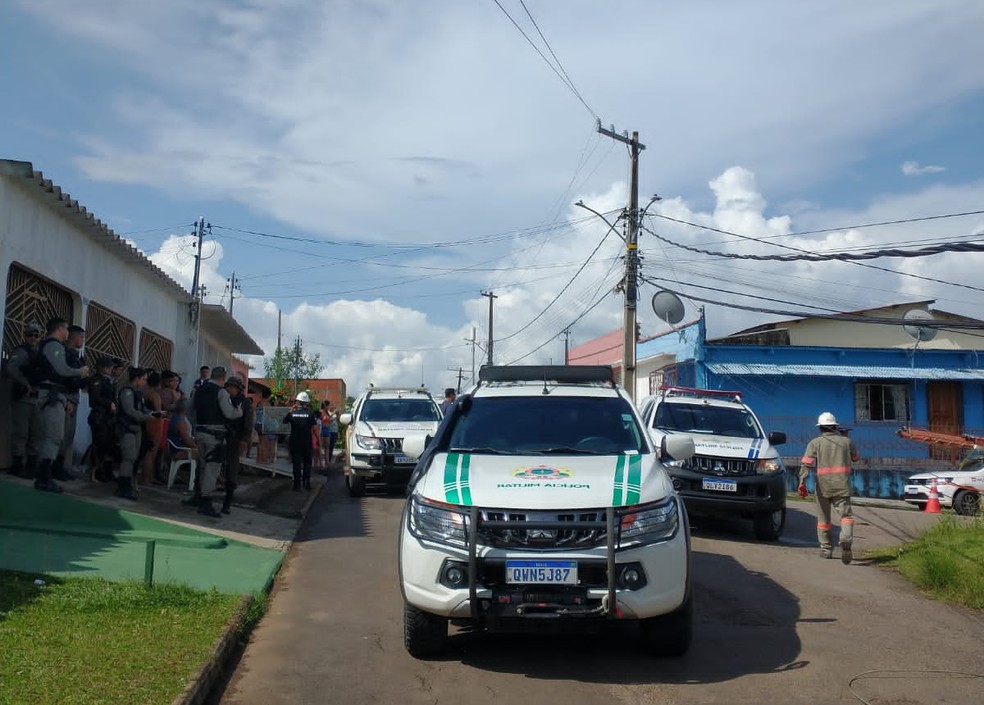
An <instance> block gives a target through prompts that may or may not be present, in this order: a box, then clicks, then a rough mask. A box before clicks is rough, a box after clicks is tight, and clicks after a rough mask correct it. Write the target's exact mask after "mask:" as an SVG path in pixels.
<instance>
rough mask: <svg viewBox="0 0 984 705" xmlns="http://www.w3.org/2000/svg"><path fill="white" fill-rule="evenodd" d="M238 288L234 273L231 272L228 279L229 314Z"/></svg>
mask: <svg viewBox="0 0 984 705" xmlns="http://www.w3.org/2000/svg"><path fill="white" fill-rule="evenodd" d="M238 290H239V284H237V283H236V273H235V272H233V273H232V277H231V278H230V279H229V315H230V316H231V315H232V302H233V300H235V298H236V292H237V291H238Z"/></svg>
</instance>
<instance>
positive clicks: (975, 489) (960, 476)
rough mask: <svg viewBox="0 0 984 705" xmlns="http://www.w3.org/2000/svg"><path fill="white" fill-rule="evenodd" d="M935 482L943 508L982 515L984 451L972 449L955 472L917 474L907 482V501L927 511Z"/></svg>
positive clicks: (959, 512)
mask: <svg viewBox="0 0 984 705" xmlns="http://www.w3.org/2000/svg"><path fill="white" fill-rule="evenodd" d="M933 480H936V489H937V497H938V498H939V501H940V506H943V507H951V508H952V509H953V511H955V512H956V513H957V514H967V515H975V514H979V513H980V512H981V498H982V497H984V448H980V447H975V448H973V449H971V451H970V453H968V454H967V456H966V457H965V458H964V459H963V460H961V461H960V463H959V464H958V465H957V467H956V469H954V470H944V471H940V472H924V473H919V474H918V475H913V476H912V477H910V478H909V479H908V480H907V481H906V483H905V494H904V495H903V499H905V501H906V502H908V503H909V504H914V505H915V506H917V507H919V509H925V507H926V502H928V501H929V492H930V488H931V487H932V484H933Z"/></svg>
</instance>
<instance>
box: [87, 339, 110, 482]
mask: <svg viewBox="0 0 984 705" xmlns="http://www.w3.org/2000/svg"><path fill="white" fill-rule="evenodd" d="M112 369H113V358H111V357H102V358H100V359H99V361H98V363H97V364H96V374H95V375H94V376H92V377H90V378H89V418H88V421H89V428H90V429H91V431H92V453H93V458H92V463H93V465H94V466H95V467H96V472H95V475H96V479H97V480H100V481H102V482H109V481H110V480H111V479H113V460H114V458H115V457H116V380H114V379H113V377H112V376H111V375H110V371H111V370H112Z"/></svg>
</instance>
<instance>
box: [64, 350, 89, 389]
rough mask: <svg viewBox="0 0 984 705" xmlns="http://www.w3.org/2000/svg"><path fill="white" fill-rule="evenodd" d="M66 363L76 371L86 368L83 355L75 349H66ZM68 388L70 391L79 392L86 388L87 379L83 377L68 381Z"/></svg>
mask: <svg viewBox="0 0 984 705" xmlns="http://www.w3.org/2000/svg"><path fill="white" fill-rule="evenodd" d="M65 362H66V363H68V366H69V367H71V368H73V369H76V370H81V369H82V368H83V367H85V358H84V357H82V353H80V352H79V351H78V350H76V349H75V348H69V347H66V348H65ZM66 386H67V387H68V389H70V390H72V391H76V392H77V391H79V390H81V389H82V388H83V387H85V379H83V378H82V377H77V378H72V379H71V380H69V381H68V383H67V384H66Z"/></svg>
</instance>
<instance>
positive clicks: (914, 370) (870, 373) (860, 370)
mask: <svg viewBox="0 0 984 705" xmlns="http://www.w3.org/2000/svg"><path fill="white" fill-rule="evenodd" d="M706 364H707V369H708V370H710V371H711V372H713V373H715V374H719V375H748V376H756V375H757V376H762V377H778V376H798V377H855V378H858V379H938V380H984V370H981V369H972V368H962V369H952V368H946V367H889V366H884V365H776V364H769V363H744V362H709V363H706Z"/></svg>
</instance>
